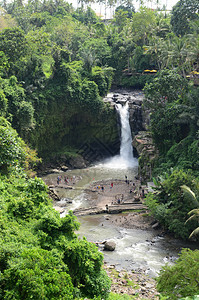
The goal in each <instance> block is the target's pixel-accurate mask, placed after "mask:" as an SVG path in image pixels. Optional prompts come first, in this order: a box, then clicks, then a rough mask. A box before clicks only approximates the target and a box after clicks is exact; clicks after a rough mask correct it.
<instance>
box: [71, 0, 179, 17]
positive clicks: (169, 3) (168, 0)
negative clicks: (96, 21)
mask: <svg viewBox="0 0 199 300" xmlns="http://www.w3.org/2000/svg"><path fill="white" fill-rule="evenodd" d="M152 1H153V2H152V3H151V1H150V0H148V5H147V1H146V0H145V1H144V2H145V3H146V4H145V5H146V6H148V7H150V8H156V7H157V4H156V3H157V1H158V2H159V5H158V6H159V7H163V5H166V7H167V10H171V9H172V7H173V6H174V5H175V4H176V3H177V2H178V1H179V0H152ZM68 2H69V3H72V5H73V6H74V7H75V8H76V7H77V3H78V0H68ZM133 5H134V7H135V9H136V10H138V9H139V4H138V1H136V0H133ZM79 6H80V4H79ZM90 6H91V8H92V9H93V10H94V11H95V12H96V13H98V14H101V15H103V16H104V15H105V9H104V5H101V6H100V5H99V4H91V5H90ZM117 6H119V5H117ZM112 13H113V9H111V8H107V13H106V14H107V18H109V17H110V16H111V15H112Z"/></svg>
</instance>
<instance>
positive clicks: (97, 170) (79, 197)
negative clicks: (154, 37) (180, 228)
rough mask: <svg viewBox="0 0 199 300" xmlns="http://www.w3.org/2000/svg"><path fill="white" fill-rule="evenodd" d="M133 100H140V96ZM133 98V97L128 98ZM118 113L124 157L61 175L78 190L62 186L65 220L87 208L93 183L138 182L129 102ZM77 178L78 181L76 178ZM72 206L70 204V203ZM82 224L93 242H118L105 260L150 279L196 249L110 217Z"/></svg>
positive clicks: (87, 218)
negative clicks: (183, 251)
mask: <svg viewBox="0 0 199 300" xmlns="http://www.w3.org/2000/svg"><path fill="white" fill-rule="evenodd" d="M132 97H140V93H137V94H136V95H133V96H132ZM126 98H127V99H128V98H129V95H127V96H126ZM117 110H118V113H119V114H120V120H121V145H120V154H118V155H117V156H115V157H112V158H109V159H107V160H105V161H103V162H99V163H97V164H95V165H93V166H91V167H88V168H86V169H75V170H68V171H67V172H65V173H64V172H63V173H61V172H60V174H59V175H62V177H64V176H66V177H68V179H69V182H70V185H73V184H74V189H64V188H61V186H60V187H58V188H57V192H58V194H59V197H60V198H61V199H62V200H61V201H59V203H55V204H54V206H55V209H57V210H58V209H60V207H61V209H62V213H61V216H62V217H64V216H65V215H66V213H67V212H68V210H74V209H76V208H79V207H84V208H85V207H87V206H88V199H87V198H86V193H85V192H84V190H85V188H87V187H88V186H89V185H90V184H93V183H95V182H96V185H97V182H98V181H102V180H103V181H106V180H117V179H118V180H124V179H125V176H127V177H128V180H130V181H134V180H135V176H136V175H137V173H138V160H137V159H136V158H134V157H133V151H132V143H131V142H132V138H131V129H130V126H129V114H128V102H126V103H125V104H124V105H123V106H122V105H121V104H117ZM57 176H58V174H49V175H47V176H44V177H43V179H44V181H45V182H46V184H48V185H55V184H56V182H57ZM74 178H75V179H74ZM68 199H71V200H72V203H71V204H68V203H67V200H68ZM78 220H79V222H80V223H81V226H80V230H79V231H78V232H77V234H78V235H79V236H80V237H83V236H85V237H86V238H87V239H88V241H90V242H103V241H105V240H112V241H114V242H115V243H116V249H115V251H113V252H107V251H106V252H105V251H103V250H102V249H99V250H100V251H103V253H104V261H105V262H107V263H108V264H112V265H115V267H116V268H117V269H122V268H124V269H126V270H132V269H133V270H138V269H141V270H142V271H144V272H145V273H146V274H148V275H149V276H152V277H154V276H156V275H157V274H158V272H159V270H160V268H161V267H162V266H163V265H165V263H169V264H172V263H173V262H174V261H175V259H176V258H177V256H178V253H179V251H180V250H181V248H185V247H189V248H193V245H192V244H191V243H184V242H182V241H179V240H176V239H174V238H171V237H168V236H160V235H158V234H157V232H156V231H155V230H152V229H151V230H140V229H125V228H122V227H120V226H119V225H113V224H112V223H111V222H110V218H109V215H92V216H84V217H78Z"/></svg>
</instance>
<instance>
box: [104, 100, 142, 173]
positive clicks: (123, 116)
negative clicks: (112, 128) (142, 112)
mask: <svg viewBox="0 0 199 300" xmlns="http://www.w3.org/2000/svg"><path fill="white" fill-rule="evenodd" d="M116 109H117V112H118V114H119V116H120V123H121V143H120V154H119V155H116V156H114V157H112V158H111V159H108V160H105V161H104V164H102V166H104V167H107V168H114V169H128V168H133V167H137V166H138V161H137V159H136V158H134V157H133V147H132V136H131V128H130V124H129V105H128V101H127V102H126V103H125V105H124V106H122V105H121V104H116Z"/></svg>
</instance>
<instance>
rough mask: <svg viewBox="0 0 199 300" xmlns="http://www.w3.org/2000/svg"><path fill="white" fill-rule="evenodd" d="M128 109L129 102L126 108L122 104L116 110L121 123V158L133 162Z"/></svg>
mask: <svg viewBox="0 0 199 300" xmlns="http://www.w3.org/2000/svg"><path fill="white" fill-rule="evenodd" d="M128 108H129V105H128V101H127V102H126V103H125V105H124V106H122V105H121V104H116V109H117V111H118V113H119V115H120V121H121V144H120V157H121V158H122V159H123V160H124V161H133V160H134V157H133V147H132V136H131V128H130V124H129V110H128Z"/></svg>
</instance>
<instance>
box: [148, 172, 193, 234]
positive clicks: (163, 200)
mask: <svg viewBox="0 0 199 300" xmlns="http://www.w3.org/2000/svg"><path fill="white" fill-rule="evenodd" d="M163 175H164V174H163ZM159 177H160V178H161V176H159ZM184 185H186V186H189V187H190V188H191V190H192V191H194V192H195V193H198V180H194V178H193V177H192V176H191V175H190V173H188V172H184V171H182V170H178V169H176V170H171V174H169V173H166V176H164V177H163V179H162V180H159V181H158V184H157V188H156V192H155V193H154V194H151V195H147V196H146V204H147V205H148V206H149V208H150V210H151V211H152V214H153V215H154V216H155V218H156V219H157V220H158V221H159V222H160V223H161V224H162V225H163V226H164V227H165V228H167V229H168V230H169V231H170V232H172V233H174V235H175V236H176V237H180V238H182V239H187V238H188V237H189V235H190V233H191V232H192V231H193V229H194V228H195V225H196V223H194V222H193V223H190V224H188V223H187V224H185V221H186V219H187V214H188V212H189V211H190V210H192V209H195V208H197V207H198V204H197V202H196V201H195V199H193V198H190V197H189V198H187V195H185V194H184V193H183V192H182V186H184Z"/></svg>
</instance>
